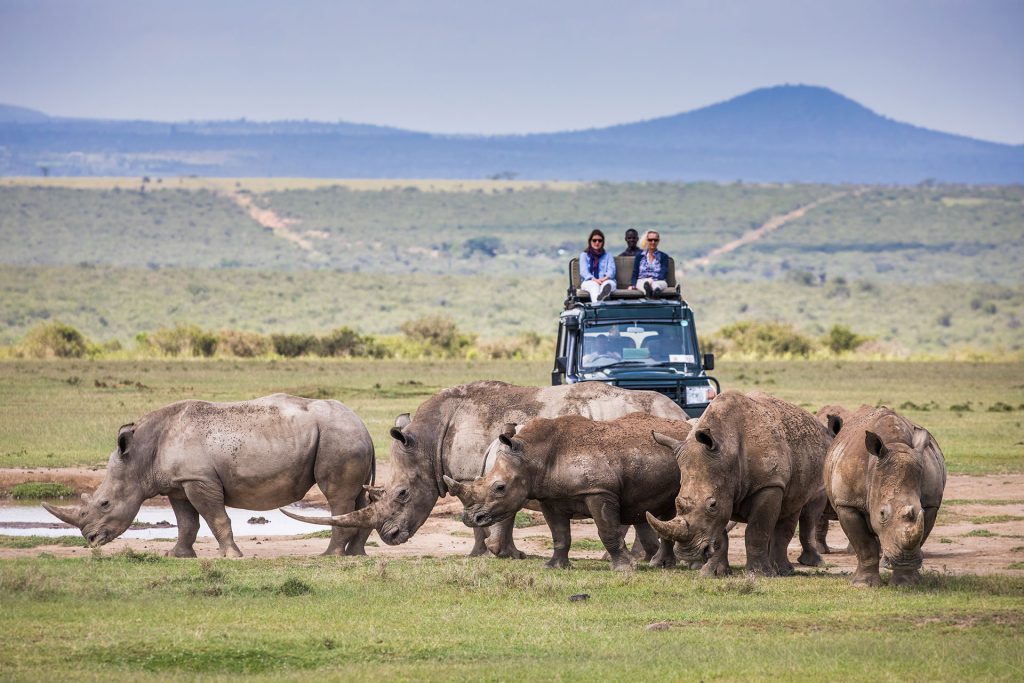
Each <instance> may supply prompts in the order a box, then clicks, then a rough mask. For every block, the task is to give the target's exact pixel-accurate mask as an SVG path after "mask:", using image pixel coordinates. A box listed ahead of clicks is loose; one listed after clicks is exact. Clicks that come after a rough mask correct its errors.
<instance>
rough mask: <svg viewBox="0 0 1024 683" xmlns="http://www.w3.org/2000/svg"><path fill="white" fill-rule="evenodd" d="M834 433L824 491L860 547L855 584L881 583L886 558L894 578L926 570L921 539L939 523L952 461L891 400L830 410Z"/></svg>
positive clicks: (906, 579) (899, 580)
mask: <svg viewBox="0 0 1024 683" xmlns="http://www.w3.org/2000/svg"><path fill="white" fill-rule="evenodd" d="M829 424H830V428H832V429H833V431H834V432H836V436H835V440H834V441H833V442H832V446H831V447H830V448H829V450H828V454H827V456H826V458H825V491H826V493H827V494H828V499H829V502H830V503H831V505H832V507H833V508H834V509H835V511H836V514H837V515H838V517H839V524H840V525H841V526H842V527H843V531H844V532H845V533H846V535H847V537H848V538H849V539H850V543H851V544H852V545H853V549H854V552H856V554H857V571H856V572H855V573H854V575H853V579H852V583H853V585H855V586H879V585H881V582H882V579H881V576H880V574H879V571H878V565H879V560H880V559H884V560H885V561H886V563H887V565H888V566H889V567H890V568H891V569H892V571H893V574H892V584H893V585H901V584H908V583H914V582H916V581H917V580H918V578H919V577H920V572H919V570H920V567H921V546H922V545H923V544H924V542H925V540H927V538H928V535H929V534H930V533H931V530H932V527H933V526H934V525H935V518H936V516H937V515H938V512H939V506H940V505H941V504H942V493H943V490H944V489H945V486H946V462H945V458H944V457H943V455H942V451H941V450H940V449H939V445H938V444H937V443H936V442H935V439H934V438H933V437H932V435H931V434H930V433H929V432H928V430H926V429H924V428H922V427H920V426H918V425H916V424H914V423H913V422H911V421H910V420H907V419H906V418H905V417H903V416H901V415H899V414H897V413H896V412H894V411H892V410H890V409H889V408H885V407H881V408H871V407H869V406H862V407H861V408H860V409H859V410H857V411H856V412H854V413H849V412H847V413H846V414H845V416H844V417H841V416H840V414H839V413H838V411H836V412H835V413H833V414H831V415H830V417H829Z"/></svg>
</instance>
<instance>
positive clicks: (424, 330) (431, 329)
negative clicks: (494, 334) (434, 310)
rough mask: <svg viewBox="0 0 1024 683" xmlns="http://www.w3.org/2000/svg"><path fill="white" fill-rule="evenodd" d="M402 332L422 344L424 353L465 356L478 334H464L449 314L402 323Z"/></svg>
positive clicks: (416, 342) (410, 339)
mask: <svg viewBox="0 0 1024 683" xmlns="http://www.w3.org/2000/svg"><path fill="white" fill-rule="evenodd" d="M401 329H402V333H403V334H405V336H406V337H407V338H408V339H409V341H411V342H414V344H418V345H420V347H421V349H422V351H423V353H424V355H441V356H447V357H459V356H463V355H465V354H466V352H468V351H469V350H470V349H471V348H472V347H473V346H474V345H475V344H476V336H475V335H470V334H462V333H460V332H459V328H458V327H457V326H456V325H455V321H454V320H452V319H451V318H449V317H448V316H443V315H427V316H423V317H422V318H416V319H415V320H407V321H406V322H404V323H402V326H401Z"/></svg>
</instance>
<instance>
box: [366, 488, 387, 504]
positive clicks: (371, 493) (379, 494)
mask: <svg viewBox="0 0 1024 683" xmlns="http://www.w3.org/2000/svg"><path fill="white" fill-rule="evenodd" d="M363 490H364V491H366V497H367V498H369V499H370V502H371V503H376V502H377V501H378V500H380V499H381V498H383V497H384V487H383V486H370V485H369V484H363Z"/></svg>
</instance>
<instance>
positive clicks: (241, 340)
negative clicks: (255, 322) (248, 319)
mask: <svg viewBox="0 0 1024 683" xmlns="http://www.w3.org/2000/svg"><path fill="white" fill-rule="evenodd" d="M219 341H220V349H221V352H222V353H224V354H227V355H231V356H238V357H239V358H255V357H256V356H265V355H266V354H268V353H269V352H270V348H271V342H270V340H269V339H267V338H266V337H264V336H263V335H262V334H260V333H258V332H243V331H241V330H221V331H220V335H219Z"/></svg>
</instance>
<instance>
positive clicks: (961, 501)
mask: <svg viewBox="0 0 1024 683" xmlns="http://www.w3.org/2000/svg"><path fill="white" fill-rule="evenodd" d="M942 504H943V505H944V506H949V505H1024V499H1022V498H1012V499H1010V498H992V499H988V498H950V499H948V500H943V501H942Z"/></svg>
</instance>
